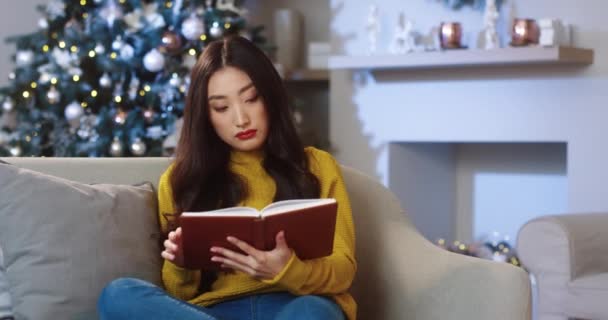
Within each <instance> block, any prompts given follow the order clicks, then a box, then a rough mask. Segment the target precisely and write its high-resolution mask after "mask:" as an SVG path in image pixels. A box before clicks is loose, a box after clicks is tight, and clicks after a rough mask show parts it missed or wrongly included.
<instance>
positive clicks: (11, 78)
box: [8, 72, 17, 80]
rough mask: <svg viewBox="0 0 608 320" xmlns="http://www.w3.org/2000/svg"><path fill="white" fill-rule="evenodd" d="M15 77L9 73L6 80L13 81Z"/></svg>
mask: <svg viewBox="0 0 608 320" xmlns="http://www.w3.org/2000/svg"><path fill="white" fill-rule="evenodd" d="M15 77H17V76H16V75H15V73H14V72H11V73H9V74H8V79H9V80H15Z"/></svg>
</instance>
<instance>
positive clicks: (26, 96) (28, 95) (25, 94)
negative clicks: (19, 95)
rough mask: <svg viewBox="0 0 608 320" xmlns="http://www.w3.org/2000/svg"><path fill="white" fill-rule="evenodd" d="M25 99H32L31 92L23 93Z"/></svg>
mask: <svg viewBox="0 0 608 320" xmlns="http://www.w3.org/2000/svg"><path fill="white" fill-rule="evenodd" d="M23 97H24V98H26V99H27V98H29V97H30V92H29V91H23Z"/></svg>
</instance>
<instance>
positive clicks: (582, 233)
mask: <svg viewBox="0 0 608 320" xmlns="http://www.w3.org/2000/svg"><path fill="white" fill-rule="evenodd" d="M606 230H608V213H579V214H565V215H550V216H542V217H539V218H536V219H534V220H531V221H529V222H528V223H526V224H525V225H524V226H523V227H522V228H521V229H520V231H519V233H518V237H517V251H518V254H519V257H520V259H521V261H522V263H523V264H524V265H525V266H526V267H527V268H528V269H529V270H530V271H531V272H532V273H534V274H537V275H543V274H565V275H567V276H568V277H569V279H570V280H572V279H576V278H580V277H583V276H586V275H593V274H598V273H605V272H608V232H606Z"/></svg>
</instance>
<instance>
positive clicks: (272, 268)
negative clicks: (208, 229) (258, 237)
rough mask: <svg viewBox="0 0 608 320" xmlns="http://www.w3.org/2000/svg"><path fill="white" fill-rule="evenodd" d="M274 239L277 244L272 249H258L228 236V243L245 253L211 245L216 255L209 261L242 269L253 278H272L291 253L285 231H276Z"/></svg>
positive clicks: (289, 257)
mask: <svg viewBox="0 0 608 320" xmlns="http://www.w3.org/2000/svg"><path fill="white" fill-rule="evenodd" d="M275 240H276V244H277V245H276V247H275V248H274V249H273V250H270V251H260V250H258V249H256V248H254V247H252V246H250V245H249V244H247V243H246V242H244V241H241V240H239V239H237V238H234V237H228V241H230V243H232V244H234V245H235V246H237V247H238V248H239V249H241V250H243V252H245V253H247V255H243V254H241V253H237V252H234V251H232V250H228V249H226V248H221V247H212V248H211V252H213V253H214V254H216V255H214V256H213V257H212V258H211V261H215V262H219V263H221V264H222V267H224V268H231V269H234V270H238V271H242V272H244V273H246V274H248V275H250V276H252V277H254V278H258V279H272V278H274V277H275V276H276V275H278V274H279V273H280V272H281V271H282V270H283V268H285V265H286V264H287V262H289V259H291V255H292V254H293V251H292V250H291V248H289V247H288V246H287V242H285V232H283V231H281V232H279V233H277V235H276V237H275Z"/></svg>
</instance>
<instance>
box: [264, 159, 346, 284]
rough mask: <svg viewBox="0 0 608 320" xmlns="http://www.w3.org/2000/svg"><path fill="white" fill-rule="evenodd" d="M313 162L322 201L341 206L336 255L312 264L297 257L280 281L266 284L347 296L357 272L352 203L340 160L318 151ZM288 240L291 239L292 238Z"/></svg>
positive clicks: (281, 275) (335, 237) (268, 281)
mask: <svg viewBox="0 0 608 320" xmlns="http://www.w3.org/2000/svg"><path fill="white" fill-rule="evenodd" d="M315 150H316V149H315ZM311 158H312V159H311V161H316V165H317V168H316V169H317V170H318V173H316V175H317V177H318V178H319V182H320V185H321V197H322V198H335V199H336V201H337V202H338V214H337V221H336V232H335V235H334V249H333V253H332V254H331V255H330V256H327V257H324V258H319V259H311V260H300V259H299V258H298V257H297V256H296V255H295V254H294V255H292V257H291V259H290V260H289V262H288V263H287V265H286V266H285V268H283V270H282V271H281V272H280V273H279V274H278V275H277V276H276V277H274V278H273V279H270V280H264V282H266V283H269V284H278V285H279V286H281V287H283V288H285V289H286V290H288V291H289V292H291V293H293V294H297V295H304V294H337V293H343V292H346V291H347V290H348V289H349V288H350V285H351V283H352V281H353V278H354V276H355V271H356V269H357V262H356V260H355V230H354V224H353V219H352V213H351V207H350V201H349V200H348V194H347V192H346V187H345V185H344V181H343V179H342V174H341V171H340V167H339V166H338V163H337V162H336V160H335V159H334V158H333V157H332V156H331V155H329V154H328V153H325V152H322V151H318V150H316V152H313V157H311ZM315 158H316V159H315ZM314 165H315V164H312V166H313V170H312V171H313V172H315V171H317V170H315V169H314ZM286 237H287V238H289V234H286Z"/></svg>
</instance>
